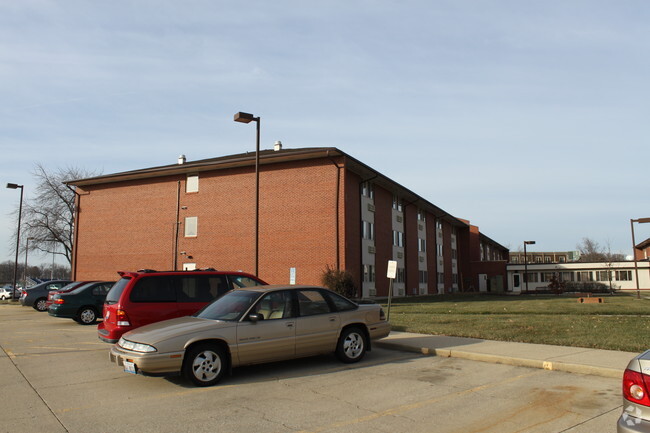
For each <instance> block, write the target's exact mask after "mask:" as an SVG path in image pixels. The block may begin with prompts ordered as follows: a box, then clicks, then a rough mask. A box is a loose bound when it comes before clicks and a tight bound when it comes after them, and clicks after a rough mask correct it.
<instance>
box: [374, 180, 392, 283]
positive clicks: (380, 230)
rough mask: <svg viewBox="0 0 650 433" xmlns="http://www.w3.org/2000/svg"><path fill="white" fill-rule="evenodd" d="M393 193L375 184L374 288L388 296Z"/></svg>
mask: <svg viewBox="0 0 650 433" xmlns="http://www.w3.org/2000/svg"><path fill="white" fill-rule="evenodd" d="M392 209H393V194H392V193H390V192H388V191H386V190H385V189H383V188H381V187H379V186H377V185H375V288H376V289H377V296H388V289H389V281H388V278H386V271H387V270H388V261H389V260H393V219H392V217H393V210H392Z"/></svg>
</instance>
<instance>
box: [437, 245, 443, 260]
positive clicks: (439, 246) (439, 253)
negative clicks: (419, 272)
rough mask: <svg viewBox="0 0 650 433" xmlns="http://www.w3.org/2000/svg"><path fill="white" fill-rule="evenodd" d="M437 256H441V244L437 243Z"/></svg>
mask: <svg viewBox="0 0 650 433" xmlns="http://www.w3.org/2000/svg"><path fill="white" fill-rule="evenodd" d="M438 257H442V245H440V244H438Z"/></svg>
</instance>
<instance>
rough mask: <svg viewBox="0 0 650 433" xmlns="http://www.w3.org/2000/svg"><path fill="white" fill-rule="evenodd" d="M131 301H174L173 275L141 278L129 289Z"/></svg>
mask: <svg viewBox="0 0 650 433" xmlns="http://www.w3.org/2000/svg"><path fill="white" fill-rule="evenodd" d="M131 301H132V302H176V290H175V289H174V283H173V277H168V276H161V277H146V278H141V279H140V280H139V281H138V282H137V283H136V285H135V287H133V290H131Z"/></svg>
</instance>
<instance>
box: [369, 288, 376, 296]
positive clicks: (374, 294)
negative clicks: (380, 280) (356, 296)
mask: <svg viewBox="0 0 650 433" xmlns="http://www.w3.org/2000/svg"><path fill="white" fill-rule="evenodd" d="M368 295H369V296H377V289H368Z"/></svg>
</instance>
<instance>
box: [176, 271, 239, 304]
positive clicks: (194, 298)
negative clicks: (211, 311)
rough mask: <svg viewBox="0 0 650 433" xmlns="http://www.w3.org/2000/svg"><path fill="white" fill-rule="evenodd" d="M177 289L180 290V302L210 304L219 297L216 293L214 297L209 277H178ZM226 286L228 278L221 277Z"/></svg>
mask: <svg viewBox="0 0 650 433" xmlns="http://www.w3.org/2000/svg"><path fill="white" fill-rule="evenodd" d="M176 278H178V280H177V281H176V284H177V287H178V288H179V292H178V301H179V302H210V301H212V300H213V299H214V298H216V297H217V296H216V295H217V292H216V291H215V292H214V295H213V294H212V293H211V292H210V285H209V284H208V278H207V277H200V276H199V277H197V276H187V277H176ZM220 278H221V279H222V280H223V282H224V284H227V283H226V277H225V276H223V277H220Z"/></svg>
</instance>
